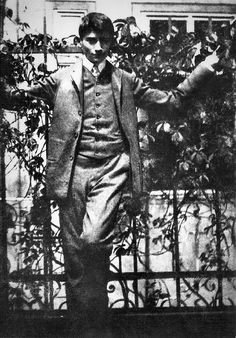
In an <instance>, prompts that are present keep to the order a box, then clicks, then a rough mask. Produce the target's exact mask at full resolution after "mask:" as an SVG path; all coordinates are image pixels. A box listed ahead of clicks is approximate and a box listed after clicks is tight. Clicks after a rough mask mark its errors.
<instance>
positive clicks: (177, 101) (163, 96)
mask: <svg viewBox="0 0 236 338" xmlns="http://www.w3.org/2000/svg"><path fill="white" fill-rule="evenodd" d="M213 75H214V71H212V70H210V69H209V67H207V66H206V65H205V63H204V62H202V63H200V64H199V65H198V66H197V67H196V68H195V69H194V70H193V72H192V73H191V74H190V75H189V76H188V77H187V78H186V79H185V80H184V81H183V82H182V83H180V84H179V85H178V86H177V88H176V89H173V90H171V91H163V90H158V89H152V88H150V87H149V86H146V85H144V84H143V82H142V81H141V80H140V79H138V78H134V80H133V81H134V82H133V83H134V87H133V92H134V100H135V105H136V106H137V107H140V108H143V109H148V108H152V109H153V108H157V107H158V106H160V105H161V106H164V105H165V106H166V107H167V108H169V109H170V110H172V109H173V108H174V109H178V108H180V106H181V101H182V100H183V99H184V98H185V97H187V96H189V95H190V94H192V93H193V92H194V91H195V90H197V89H199V88H200V87H201V86H202V85H204V83H206V81H208V80H209V79H210V78H211V77H212V76H213Z"/></svg>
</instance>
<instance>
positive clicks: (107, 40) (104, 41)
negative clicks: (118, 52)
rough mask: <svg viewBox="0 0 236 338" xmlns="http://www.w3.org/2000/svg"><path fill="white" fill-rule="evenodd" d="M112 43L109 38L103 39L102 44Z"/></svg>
mask: <svg viewBox="0 0 236 338" xmlns="http://www.w3.org/2000/svg"><path fill="white" fill-rule="evenodd" d="M109 42H110V39H109V38H105V39H101V43H104V44H106V45H107V44H108V43H109Z"/></svg>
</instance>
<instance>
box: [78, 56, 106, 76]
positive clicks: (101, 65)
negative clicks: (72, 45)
mask: <svg viewBox="0 0 236 338" xmlns="http://www.w3.org/2000/svg"><path fill="white" fill-rule="evenodd" d="M82 60H83V65H84V67H86V68H87V69H88V70H89V71H90V72H91V71H92V69H93V66H94V64H93V63H92V62H90V61H89V60H88V59H87V58H86V56H85V55H84V54H83V56H82ZM105 66H106V59H105V60H103V61H102V62H101V63H99V64H98V70H99V72H100V73H101V71H102V70H103V69H104V68H105Z"/></svg>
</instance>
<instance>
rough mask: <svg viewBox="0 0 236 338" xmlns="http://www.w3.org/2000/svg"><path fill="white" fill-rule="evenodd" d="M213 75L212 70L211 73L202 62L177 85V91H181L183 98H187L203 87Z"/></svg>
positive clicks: (207, 66)
mask: <svg viewBox="0 0 236 338" xmlns="http://www.w3.org/2000/svg"><path fill="white" fill-rule="evenodd" d="M212 69H213V68H212ZM214 74H215V72H214V69H213V71H212V70H211V69H210V68H209V65H206V64H205V63H204V61H203V62H201V63H200V64H199V65H198V66H197V67H196V68H195V69H194V70H193V71H192V73H191V74H190V75H189V76H188V77H187V78H186V79H185V80H184V81H183V82H181V83H180V84H179V85H178V87H177V90H179V91H181V92H182V95H183V96H187V95H189V94H191V93H192V92H194V91H195V90H198V89H200V88H201V87H202V86H203V85H205V84H206V82H207V81H209V80H210V79H211V78H212V77H213V76H214Z"/></svg>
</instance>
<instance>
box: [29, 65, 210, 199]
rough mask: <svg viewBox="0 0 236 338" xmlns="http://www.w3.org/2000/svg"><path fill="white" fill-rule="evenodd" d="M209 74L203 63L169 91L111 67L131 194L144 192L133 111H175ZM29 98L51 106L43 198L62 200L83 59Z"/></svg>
mask: <svg viewBox="0 0 236 338" xmlns="http://www.w3.org/2000/svg"><path fill="white" fill-rule="evenodd" d="M212 75H213V72H212V71H210V70H209V69H208V68H207V67H206V66H205V65H204V64H203V63H202V64H200V65H199V66H198V67H197V68H196V69H195V70H194V71H193V72H192V73H191V74H190V76H189V77H188V78H186V79H185V80H184V81H183V82H182V83H181V84H180V85H179V86H178V87H177V88H176V89H175V90H173V91H169V92H168V91H160V90H157V89H152V88H150V87H149V86H146V85H144V84H143V82H142V81H141V80H140V79H138V78H137V77H135V75H134V74H129V73H127V72H125V71H123V70H120V69H118V68H116V67H114V66H112V90H113V94H114V100H115V105H116V109H117V113H118V117H119V121H120V125H121V128H122V130H123V133H124V135H125V138H126V141H127V143H128V147H129V152H130V160H131V161H130V163H131V170H130V172H131V180H132V188H133V192H134V194H138V193H140V192H141V191H142V165H141V158H140V150H139V142H138V126H137V107H141V108H143V109H149V108H152V109H153V108H154V109H156V110H157V111H158V108H160V106H165V107H166V109H169V108H173V107H174V108H178V107H179V106H180V104H181V100H182V98H184V97H186V96H187V95H189V94H190V93H192V92H193V91H194V90H195V89H197V88H199V87H200V86H201V85H202V84H203V83H204V82H205V81H206V80H207V79H208V78H210V77H211V76H212ZM28 94H29V95H32V96H36V97H40V98H43V99H46V100H47V101H48V102H49V104H51V105H52V106H53V117H52V121H51V127H50V132H49V145H48V158H47V170H46V185H47V194H48V196H49V197H50V198H53V199H64V198H66V197H67V196H68V191H69V188H70V181H71V177H72V175H73V165H74V161H75V157H76V153H77V152H76V149H77V147H79V139H80V134H81V129H82V123H83V72H82V60H79V61H78V62H77V63H76V64H75V65H74V66H72V67H70V68H69V69H68V68H67V69H63V70H59V71H58V72H56V73H55V74H53V75H52V76H50V77H48V78H46V79H45V80H44V81H42V82H40V83H39V84H38V85H36V86H34V87H32V88H31V89H29V91H28Z"/></svg>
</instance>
